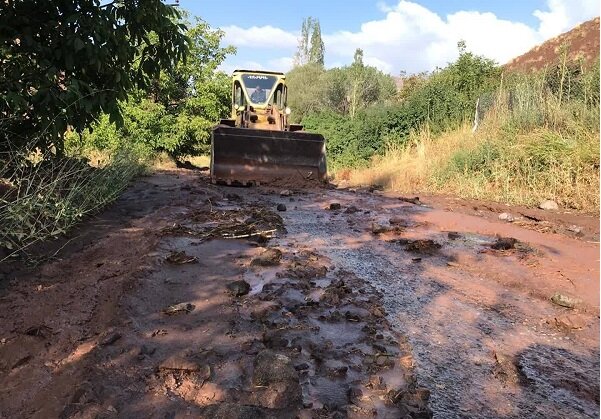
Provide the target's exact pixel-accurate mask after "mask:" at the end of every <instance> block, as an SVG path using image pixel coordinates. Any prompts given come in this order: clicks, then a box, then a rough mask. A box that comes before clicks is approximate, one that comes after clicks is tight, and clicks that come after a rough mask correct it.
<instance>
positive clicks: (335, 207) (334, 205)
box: [330, 202, 342, 211]
mask: <svg viewBox="0 0 601 419" xmlns="http://www.w3.org/2000/svg"><path fill="white" fill-rule="evenodd" d="M340 208H342V205H340V203H338V202H332V203H331V204H330V211H336V210H339V209H340Z"/></svg>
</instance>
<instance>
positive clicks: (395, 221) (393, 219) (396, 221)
mask: <svg viewBox="0 0 601 419" xmlns="http://www.w3.org/2000/svg"><path fill="white" fill-rule="evenodd" d="M388 222H389V223H390V225H392V226H396V225H405V224H406V221H405V219H404V218H402V217H399V216H397V215H395V216H392V217H390V219H389V220H388Z"/></svg>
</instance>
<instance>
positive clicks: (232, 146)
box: [211, 70, 327, 184]
mask: <svg viewBox="0 0 601 419" xmlns="http://www.w3.org/2000/svg"><path fill="white" fill-rule="evenodd" d="M287 94H288V91H287V86H286V76H285V75H284V74H283V73H275V72H269V71H248V70H236V71H235V72H234V73H233V75H232V114H231V117H230V118H229V119H225V120H221V122H220V124H219V125H218V126H216V127H214V129H213V132H212V136H211V177H212V179H213V181H214V182H219V183H221V182H224V183H227V184H237V183H239V184H259V183H269V182H273V181H277V180H286V181H288V182H290V181H292V182H294V180H295V179H297V180H298V181H299V183H300V182H301V181H305V182H306V181H317V182H325V181H326V178H327V167H326V152H325V140H324V138H323V136H322V135H320V134H314V133H308V132H305V131H303V129H302V126H301V125H295V124H290V123H289V121H288V118H289V114H290V109H289V108H288V107H287Z"/></svg>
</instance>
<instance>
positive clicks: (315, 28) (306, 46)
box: [294, 16, 325, 67]
mask: <svg viewBox="0 0 601 419" xmlns="http://www.w3.org/2000/svg"><path fill="white" fill-rule="evenodd" d="M309 35H311V37H310V38H309ZM324 54H325V45H324V42H323V39H322V38H321V27H320V25H319V20H318V19H315V18H312V17H311V16H309V17H306V18H305V19H303V24H302V26H301V35H300V38H299V39H298V47H297V50H296V54H295V55H294V66H295V67H300V66H303V65H305V64H309V63H311V64H317V65H321V66H323V63H324Z"/></svg>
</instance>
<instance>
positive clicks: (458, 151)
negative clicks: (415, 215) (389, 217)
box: [346, 61, 600, 213]
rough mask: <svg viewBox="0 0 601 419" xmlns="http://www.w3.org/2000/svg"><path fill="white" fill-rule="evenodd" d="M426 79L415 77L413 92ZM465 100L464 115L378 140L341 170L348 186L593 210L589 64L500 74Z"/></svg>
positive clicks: (595, 187) (595, 115)
mask: <svg viewBox="0 0 601 419" xmlns="http://www.w3.org/2000/svg"><path fill="white" fill-rule="evenodd" d="M444 71H446V69H445V70H443V72H444ZM441 73H442V72H441ZM438 75H440V73H438ZM434 79H435V76H432V78H431V79H424V80H422V81H421V83H422V86H421V87H418V88H417V89H416V91H417V92H418V94H420V91H421V92H423V90H424V89H427V87H426V86H427V85H428V84H429V83H431V82H432V80H434ZM491 86H495V85H494V84H492V85H491ZM476 92H478V91H477V90H476ZM421 94H423V93H421ZM442 97H444V96H442ZM414 98H415V93H411V94H410V96H409V97H408V98H407V99H406V100H405V102H404V103H407V102H411V101H412V100H415V99H414ZM466 103H467V99H466ZM473 103H474V105H473V106H472V110H471V112H470V109H469V107H466V110H465V114H464V116H463V117H462V116H461V114H453V113H452V112H447V113H446V114H447V115H449V118H448V119H447V120H446V121H445V120H444V119H443V120H441V119H433V118H429V119H426V121H425V123H424V124H422V125H421V126H420V127H419V129H414V130H411V131H410V132H409V133H408V135H406V136H402V137H393V139H392V141H389V139H390V137H386V138H385V139H384V140H382V142H383V143H385V146H384V151H383V152H381V151H378V152H377V153H374V156H373V157H372V158H371V159H370V160H369V163H370V167H369V169H365V168H364V169H361V168H359V169H358V170H355V171H352V172H350V173H346V176H347V178H348V179H349V180H350V183H351V184H366V183H367V184H379V185H382V186H385V187H388V188H391V189H395V190H399V191H406V192H409V191H411V192H417V191H419V192H428V191H429V192H444V193H453V194H457V195H460V196H465V197H470V198H478V199H491V200H496V201H501V202H509V203H518V204H525V205H537V204H538V203H539V202H540V201H541V200H544V199H553V200H555V201H557V202H558V203H559V204H560V205H562V206H563V207H564V208H573V209H577V210H581V211H587V212H593V213H597V212H598V210H599V122H600V121H599V62H598V61H597V63H596V64H595V65H593V66H592V67H591V68H590V69H585V68H584V67H583V66H582V65H581V64H578V63H572V64H570V63H567V62H561V63H558V64H557V65H556V66H553V67H552V68H549V69H547V70H546V71H543V72H541V73H537V74H530V75H517V74H514V75H507V76H506V77H505V79H504V80H503V78H499V82H498V85H497V86H496V89H494V90H492V91H488V92H487V93H484V92H482V93H481V92H478V93H477V96H476V98H475V100H474V102H473ZM476 103H478V120H479V123H478V127H477V129H476V130H475V132H474V131H473V129H472V124H471V123H470V122H469V120H470V119H472V118H473V112H474V111H475V109H476V106H475V104H476ZM471 113H472V115H470V114H471ZM470 116H471V117H470ZM387 140H388V141H387ZM399 140H400V141H399ZM355 167H357V165H356V166H355Z"/></svg>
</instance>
